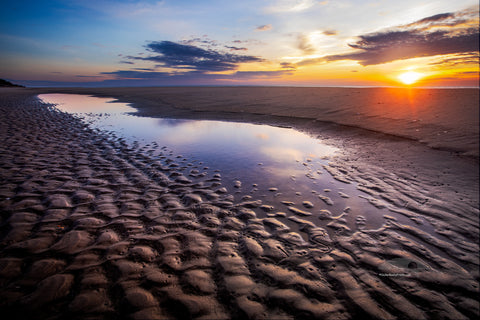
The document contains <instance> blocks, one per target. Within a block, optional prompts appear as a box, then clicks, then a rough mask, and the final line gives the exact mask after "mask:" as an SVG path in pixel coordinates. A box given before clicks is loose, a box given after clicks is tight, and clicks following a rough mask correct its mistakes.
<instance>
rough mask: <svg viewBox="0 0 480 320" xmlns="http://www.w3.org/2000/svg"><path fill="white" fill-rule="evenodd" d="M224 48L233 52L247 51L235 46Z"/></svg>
mask: <svg viewBox="0 0 480 320" xmlns="http://www.w3.org/2000/svg"><path fill="white" fill-rule="evenodd" d="M225 48H227V49H230V50H234V51H247V50H248V49H247V48H245V47H235V46H225Z"/></svg>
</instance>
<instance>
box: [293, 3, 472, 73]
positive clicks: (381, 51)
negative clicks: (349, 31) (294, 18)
mask: <svg viewBox="0 0 480 320" xmlns="http://www.w3.org/2000/svg"><path fill="white" fill-rule="evenodd" d="M349 46H350V47H351V48H353V49H356V51H355V52H352V53H345V54H337V55H328V56H325V57H322V58H318V59H310V60H304V61H302V62H300V63H299V65H307V64H312V63H318V62H329V61H337V60H355V61H358V63H359V64H361V65H363V66H368V65H375V64H382V63H387V62H391V61H395V60H404V59H410V58H417V57H425V56H435V55H446V54H459V53H472V52H478V50H479V49H478V48H479V30H478V9H477V11H474V10H471V9H467V10H464V11H460V12H455V13H442V14H437V15H434V16H430V17H426V18H424V19H421V20H418V21H415V22H413V23H410V24H407V25H402V26H398V27H396V28H393V29H389V30H385V31H381V32H376V33H370V34H365V35H360V36H358V40H357V41H356V42H355V43H352V44H349Z"/></svg>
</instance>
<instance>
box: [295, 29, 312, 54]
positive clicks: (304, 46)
mask: <svg viewBox="0 0 480 320" xmlns="http://www.w3.org/2000/svg"><path fill="white" fill-rule="evenodd" d="M297 47H298V49H300V50H302V52H303V53H304V54H312V53H313V52H314V51H315V48H314V47H313V45H312V43H311V42H310V38H309V37H308V36H307V35H305V34H303V33H301V34H299V35H298V36H297Z"/></svg>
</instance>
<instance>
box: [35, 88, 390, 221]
mask: <svg viewBox="0 0 480 320" xmlns="http://www.w3.org/2000/svg"><path fill="white" fill-rule="evenodd" d="M39 97H40V98H41V99H42V100H43V101H45V102H49V103H55V104H58V105H57V107H58V108H59V109H60V110H62V111H67V112H72V113H77V115H80V116H81V117H83V118H84V120H85V121H86V122H88V123H90V125H91V126H92V127H94V128H99V129H102V130H108V131H112V132H115V134H116V135H117V136H121V137H123V138H124V139H126V140H127V141H129V142H131V143H133V142H137V143H138V144H140V145H141V146H142V145H143V146H146V145H149V144H150V143H152V142H156V143H157V144H158V145H159V146H166V147H167V149H166V150H168V152H167V153H165V151H161V152H160V154H158V156H160V155H161V154H162V152H163V154H164V155H165V154H171V155H172V156H175V155H180V154H181V155H183V157H184V158H186V159H188V160H187V161H188V162H193V163H201V164H202V166H201V168H203V167H204V166H205V167H209V168H211V169H214V170H215V169H217V170H219V171H220V172H221V175H222V184H224V185H225V186H226V188H227V189H228V190H229V191H230V192H232V193H233V194H234V196H235V200H240V199H241V198H242V197H243V196H244V195H253V196H255V197H259V198H261V199H262V201H263V203H264V204H267V205H272V206H274V207H275V208H276V210H278V211H288V208H287V207H285V206H284V205H282V204H281V201H291V202H294V203H296V206H297V207H299V208H303V207H302V202H303V201H305V200H308V201H309V202H311V203H312V204H313V206H314V208H315V209H314V210H313V211H315V210H316V211H318V210H320V209H329V210H332V212H337V213H341V212H342V211H343V210H344V209H345V208H346V207H350V208H352V209H353V210H352V213H351V219H350V220H349V227H351V228H354V219H355V217H356V215H357V214H360V213H363V214H370V212H371V216H370V219H369V223H370V225H369V227H372V228H373V227H379V226H380V225H381V223H382V221H383V218H382V216H383V215H384V214H386V210H377V209H376V208H374V207H373V206H371V205H367V206H368V209H366V208H365V206H366V204H367V201H366V200H365V199H363V198H359V197H358V196H356V195H358V190H356V189H355V186H354V185H346V184H342V183H339V182H337V181H335V180H334V179H333V178H332V177H331V176H330V175H329V174H328V173H326V172H325V171H324V169H323V166H324V165H325V164H327V161H328V157H329V156H331V155H333V154H334V153H335V151H336V150H337V149H336V148H334V147H331V146H327V145H324V144H322V143H321V141H319V140H317V139H314V138H312V137H310V136H308V135H306V134H303V133H301V132H298V131H295V130H293V129H289V128H278V127H272V126H266V125H256V124H248V123H236V122H222V121H203V120H202V121H196V120H179V119H158V118H147V117H136V116H134V115H132V112H133V111H134V110H135V109H133V108H131V107H129V106H128V105H127V104H125V103H118V102H115V101H114V100H112V99H108V98H95V97H89V96H83V95H67V94H44V95H40V96H39ZM127 113H129V114H127ZM164 150H165V149H164ZM188 170H189V169H188ZM235 180H241V182H242V187H241V188H234V181H235ZM272 187H275V188H276V189H278V191H275V192H272V191H270V188H272ZM326 190H328V193H326V192H327V191H326ZM340 193H344V194H349V195H350V197H349V198H344V197H342V196H341V194H340ZM321 194H323V195H328V197H329V198H331V200H332V202H333V205H327V204H326V203H325V202H324V201H323V200H322V199H321V198H320V197H319V195H321ZM355 208H363V209H362V210H355ZM305 219H314V220H315V222H316V223H319V220H318V218H315V217H314V216H312V217H308V218H305Z"/></svg>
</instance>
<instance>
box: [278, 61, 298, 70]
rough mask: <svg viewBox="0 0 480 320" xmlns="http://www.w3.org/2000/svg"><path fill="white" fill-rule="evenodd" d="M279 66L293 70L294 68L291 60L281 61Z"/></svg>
mask: <svg viewBox="0 0 480 320" xmlns="http://www.w3.org/2000/svg"><path fill="white" fill-rule="evenodd" d="M280 66H281V67H282V69H289V70H295V69H296V66H295V64H293V63H291V62H281V63H280Z"/></svg>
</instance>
